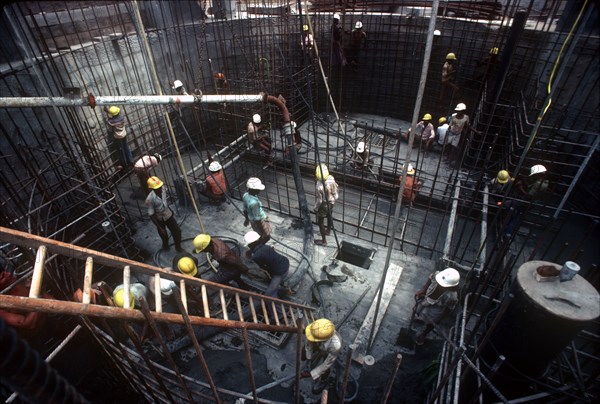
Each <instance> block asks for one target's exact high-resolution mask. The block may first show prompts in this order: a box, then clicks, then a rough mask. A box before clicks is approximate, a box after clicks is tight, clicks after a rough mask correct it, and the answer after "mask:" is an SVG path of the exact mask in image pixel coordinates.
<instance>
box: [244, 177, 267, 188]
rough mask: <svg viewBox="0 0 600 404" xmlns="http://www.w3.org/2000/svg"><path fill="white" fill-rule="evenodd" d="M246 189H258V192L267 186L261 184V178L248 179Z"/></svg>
mask: <svg viewBox="0 0 600 404" xmlns="http://www.w3.org/2000/svg"><path fill="white" fill-rule="evenodd" d="M246 187H248V189H256V190H258V191H262V190H263V189H265V186H264V185H263V183H262V182H261V180H260V178H256V177H251V178H248V181H246Z"/></svg>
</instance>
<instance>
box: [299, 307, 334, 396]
mask: <svg viewBox="0 0 600 404" xmlns="http://www.w3.org/2000/svg"><path fill="white" fill-rule="evenodd" d="M304 334H305V335H306V339H307V343H306V344H305V345H304V355H305V356H306V359H308V360H309V361H310V367H311V370H310V371H306V370H305V371H303V372H302V374H301V376H302V377H311V378H312V379H313V380H318V381H319V383H318V384H317V385H315V386H314V387H313V393H320V391H321V390H323V388H324V387H325V383H326V381H327V379H328V377H329V374H330V372H331V367H332V366H333V364H334V363H335V361H336V360H337V358H338V356H339V355H340V352H341V351H342V344H343V341H342V336H341V335H340V334H339V333H338V332H337V331H335V326H334V325H333V323H332V322H331V321H330V320H327V319H326V318H320V319H318V320H316V321H313V322H312V323H310V324H309V325H308V326H307V327H306V329H305V330H304Z"/></svg>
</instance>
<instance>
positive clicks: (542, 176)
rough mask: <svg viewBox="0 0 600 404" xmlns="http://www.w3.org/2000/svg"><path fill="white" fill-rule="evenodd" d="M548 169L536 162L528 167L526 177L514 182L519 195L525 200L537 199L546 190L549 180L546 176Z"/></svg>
mask: <svg viewBox="0 0 600 404" xmlns="http://www.w3.org/2000/svg"><path fill="white" fill-rule="evenodd" d="M547 174H548V170H547V169H546V167H545V166H543V165H542V164H536V165H534V166H532V167H531V168H530V169H529V176H528V177H525V178H523V177H521V178H519V180H518V181H517V182H516V183H515V186H516V187H517V189H518V190H519V192H520V194H521V197H523V198H524V199H527V200H535V199H538V198H539V197H540V196H541V195H542V194H543V193H544V192H546V190H548V185H549V181H548V179H547V178H546V177H547Z"/></svg>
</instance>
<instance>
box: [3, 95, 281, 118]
mask: <svg viewBox="0 0 600 404" xmlns="http://www.w3.org/2000/svg"><path fill="white" fill-rule="evenodd" d="M264 100H265V94H263V93H261V94H228V95H226V94H223V95H219V94H217V95H212V94H211V95H118V96H116V95H115V96H112V95H111V96H97V97H95V96H93V95H91V94H90V95H89V96H87V97H80V98H69V97H0V107H1V108H35V107H95V106H97V105H98V106H99V105H115V104H117V105H169V104H183V105H186V104H218V103H223V102H227V103H253V102H262V101H264ZM288 122H289V115H288Z"/></svg>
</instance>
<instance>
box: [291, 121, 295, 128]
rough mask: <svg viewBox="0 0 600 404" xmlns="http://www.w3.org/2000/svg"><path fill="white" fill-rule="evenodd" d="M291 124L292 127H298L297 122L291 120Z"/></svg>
mask: <svg viewBox="0 0 600 404" xmlns="http://www.w3.org/2000/svg"><path fill="white" fill-rule="evenodd" d="M290 126H291V127H292V129H296V122H294V121H290Z"/></svg>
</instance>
